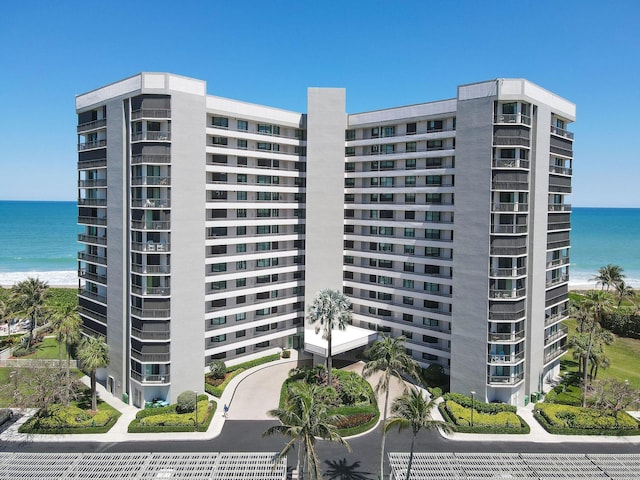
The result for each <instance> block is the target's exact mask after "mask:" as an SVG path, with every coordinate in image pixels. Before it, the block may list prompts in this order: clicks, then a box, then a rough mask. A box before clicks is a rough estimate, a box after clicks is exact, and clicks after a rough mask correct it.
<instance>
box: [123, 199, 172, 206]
mask: <svg viewBox="0 0 640 480" xmlns="http://www.w3.org/2000/svg"><path fill="white" fill-rule="evenodd" d="M131 206H132V207H133V208H169V207H171V200H169V199H167V198H162V199H161V198H135V199H133V200H131Z"/></svg>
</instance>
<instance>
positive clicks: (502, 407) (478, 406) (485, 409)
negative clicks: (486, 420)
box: [442, 393, 518, 414]
mask: <svg viewBox="0 0 640 480" xmlns="http://www.w3.org/2000/svg"><path fill="white" fill-rule="evenodd" d="M442 398H444V400H446V401H448V400H451V401H454V402H456V403H457V404H458V405H462V406H463V407H465V408H471V406H472V404H473V408H474V409H475V411H476V412H482V413H489V414H494V413H500V412H511V413H516V412H517V411H518V408H517V407H516V406H515V405H507V404H506V403H485V402H480V401H478V400H474V401H473V402H472V401H471V397H468V396H466V395H462V394H461V393H445V394H444V395H443V396H442Z"/></svg>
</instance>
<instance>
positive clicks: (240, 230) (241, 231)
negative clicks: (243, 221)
mask: <svg viewBox="0 0 640 480" xmlns="http://www.w3.org/2000/svg"><path fill="white" fill-rule="evenodd" d="M246 234H247V227H245V226H242V227H236V235H246Z"/></svg>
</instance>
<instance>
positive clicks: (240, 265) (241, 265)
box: [236, 260, 247, 270]
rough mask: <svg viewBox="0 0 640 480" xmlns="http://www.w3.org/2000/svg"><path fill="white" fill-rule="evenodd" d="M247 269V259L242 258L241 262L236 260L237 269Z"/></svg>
mask: <svg viewBox="0 0 640 480" xmlns="http://www.w3.org/2000/svg"><path fill="white" fill-rule="evenodd" d="M246 269H247V262H246V260H240V261H239V262H236V270H246Z"/></svg>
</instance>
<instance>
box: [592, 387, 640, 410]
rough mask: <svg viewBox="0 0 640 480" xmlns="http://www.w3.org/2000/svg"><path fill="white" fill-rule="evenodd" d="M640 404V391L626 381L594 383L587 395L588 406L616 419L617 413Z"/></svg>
mask: <svg viewBox="0 0 640 480" xmlns="http://www.w3.org/2000/svg"><path fill="white" fill-rule="evenodd" d="M638 403H640V390H638V389H635V388H633V387H632V386H630V385H629V382H628V381H624V382H622V381H620V380H618V379H615V378H608V379H606V380H600V381H598V382H595V383H594V385H593V389H592V390H591V393H590V395H589V404H590V405H592V406H593V407H594V408H597V409H599V410H604V411H607V412H610V414H611V415H612V416H614V417H616V419H617V415H618V412H620V411H621V410H625V409H627V408H628V407H630V406H633V405H637V404H638Z"/></svg>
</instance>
